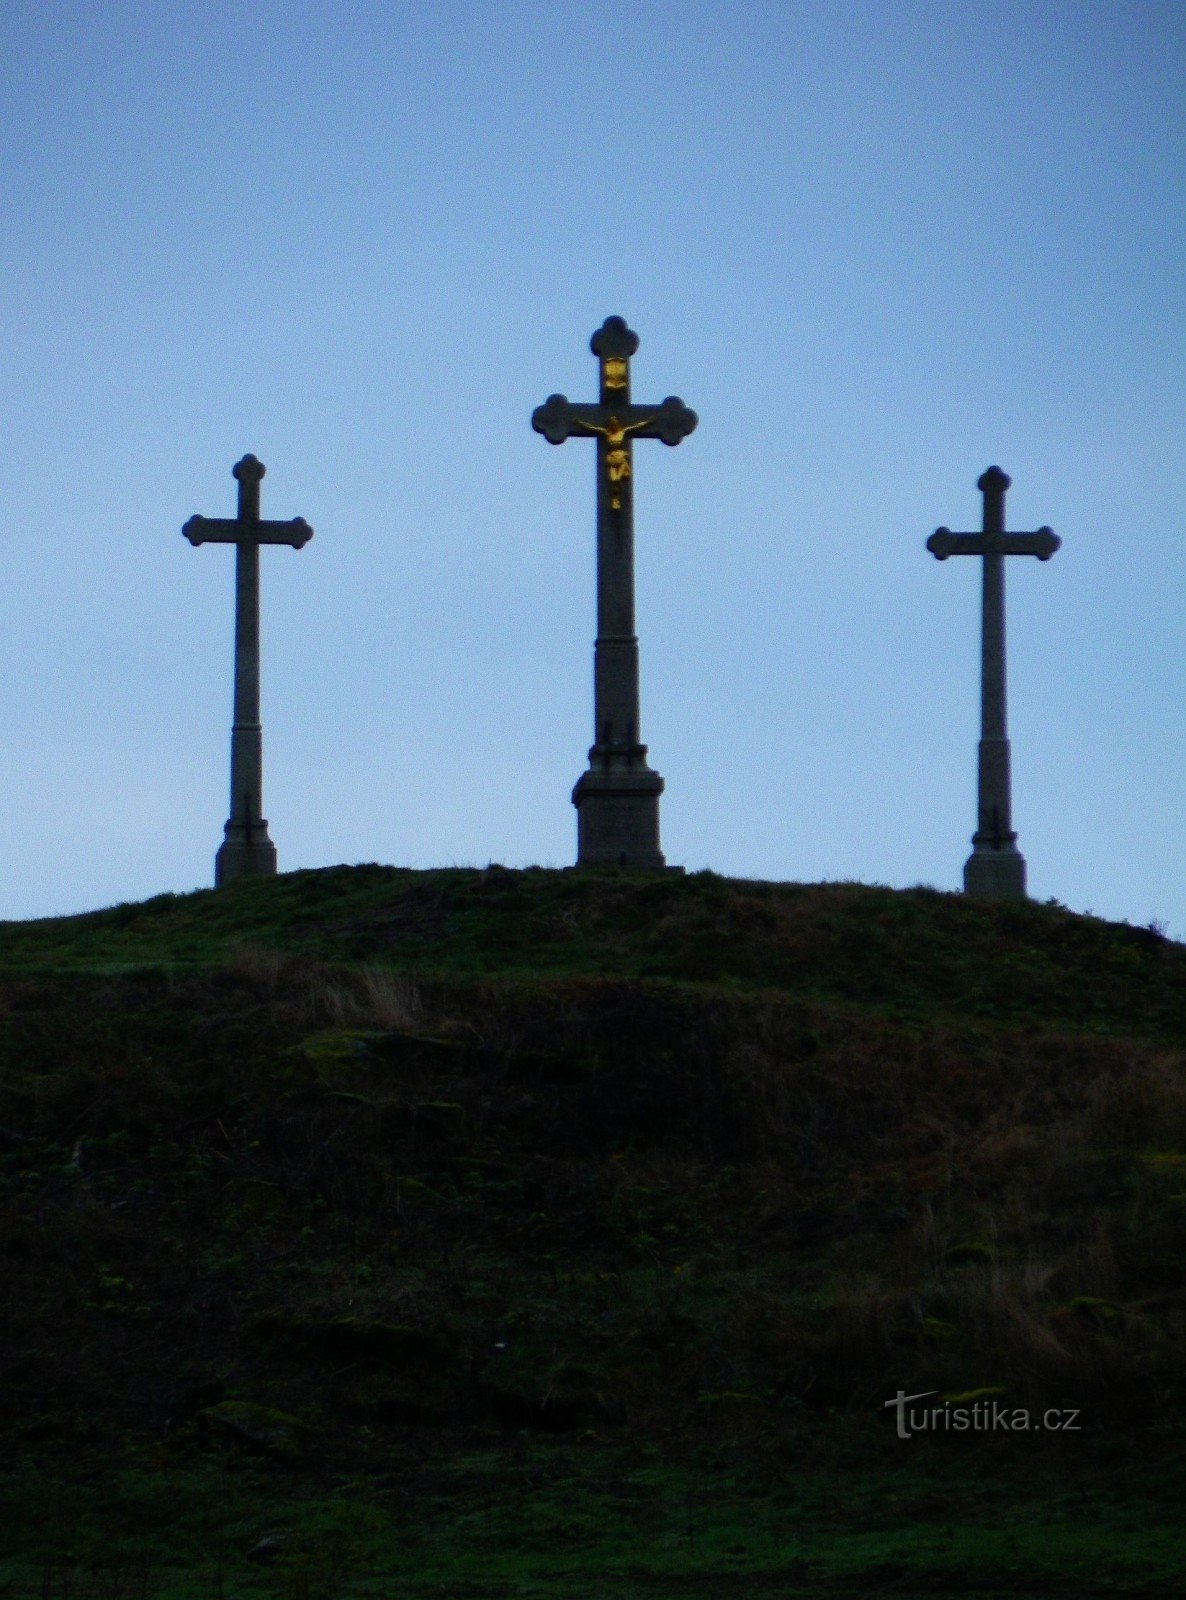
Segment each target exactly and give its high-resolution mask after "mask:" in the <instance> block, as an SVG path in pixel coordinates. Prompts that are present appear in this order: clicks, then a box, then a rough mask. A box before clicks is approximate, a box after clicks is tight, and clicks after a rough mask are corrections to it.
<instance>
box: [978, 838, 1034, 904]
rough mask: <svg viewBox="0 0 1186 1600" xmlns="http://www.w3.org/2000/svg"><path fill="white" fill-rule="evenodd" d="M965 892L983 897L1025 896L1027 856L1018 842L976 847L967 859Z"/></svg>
mask: <svg viewBox="0 0 1186 1600" xmlns="http://www.w3.org/2000/svg"><path fill="white" fill-rule="evenodd" d="M964 893H965V894H970V895H975V896H976V897H977V898H978V899H981V900H1024V899H1025V857H1024V856H1023V855H1022V853H1021V851H1020V850H1019V849H1018V848H1017V846H1016V845H1015V844H1013V845H1006V846H1005V847H1003V848H1002V849H1000V850H993V849H992V848H991V847H989V848H988V849H986V850H977V849H974V850H973V851H972V854H971V855H970V856H969V857H968V859H967V861H966V862H965V863H964Z"/></svg>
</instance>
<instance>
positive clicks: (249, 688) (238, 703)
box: [181, 456, 313, 885]
mask: <svg viewBox="0 0 1186 1600" xmlns="http://www.w3.org/2000/svg"><path fill="white" fill-rule="evenodd" d="M264 470H265V469H264V464H263V462H262V461H257V460H256V458H255V457H254V456H244V457H243V459H242V461H239V462H236V464H235V466H234V467H233V468H232V471H233V473H234V476H235V477H236V479H237V480H238V483H239V515H238V516H237V517H235V518H233V519H232V518H229V517H227V518H223V517H191V518H190V519H189V521H188V522H187V523H186V525H185V527H184V528H182V530H181V531H182V533H183V534H184V535H185V537H186V538H187V539H188V540H189V542H190V544H192V545H194V546H197V545H200V544H233V545H234V546H235V721H234V726H233V727H232V729H231V813H230V816H229V818H228V819H227V824H226V829H225V835H224V838H223V841H222V845H221V846H220V848H219V851H218V854H217V856H216V857H215V858H214V882H215V884H216V885H219V884H224V883H230V882H232V881H233V880H234V879H235V878H261V877H270V876H272V875H273V874H274V873H275V871H276V846H275V845H274V844H273V843H272V841H271V839H270V838H269V837H268V824H267V821H266V819H265V818H264V815H263V777H264V753H263V729H262V727H261V726H260V720H259V547H260V545H261V544H289V545H291V546H292V547H293V549H294V550H299V549H300V548H301V546H302V545H305V544H308V542H309V540H310V539H311V538H312V537H313V530H312V528H311V527H310V526H309V524H308V523H307V522H306V521H305V519H304V517H294V518H293V519H292V521H291V522H261V521H260V515H259V485H260V479H261V478H262V477H263V475H264Z"/></svg>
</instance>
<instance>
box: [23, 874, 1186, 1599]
mask: <svg viewBox="0 0 1186 1600" xmlns="http://www.w3.org/2000/svg"><path fill="white" fill-rule="evenodd" d="M1184 1050H1186V948H1183V947H1182V946H1179V945H1176V944H1173V943H1170V942H1168V941H1167V940H1165V939H1163V938H1161V937H1160V936H1158V935H1157V934H1156V933H1155V932H1150V931H1148V930H1143V929H1134V928H1131V927H1128V926H1125V925H1114V924H1108V923H1104V922H1102V921H1098V920H1095V919H1092V918H1084V917H1077V916H1073V915H1071V914H1070V913H1068V912H1066V911H1063V910H1061V909H1059V908H1055V907H1048V906H1035V905H1023V906H995V907H994V906H988V905H978V904H974V903H970V902H966V901H964V900H963V899H962V898H960V897H956V896H947V895H942V894H938V893H936V892H933V891H926V890H914V891H907V892H895V891H891V890H876V889H867V888H862V887H860V886H858V885H849V884H838V885H824V886H814V887H808V886H798V885H775V884H761V883H733V882H730V881H728V880H723V879H719V878H716V877H713V876H712V875H710V874H702V875H696V876H693V877H688V878H686V879H680V878H677V877H674V876H672V877H670V878H663V879H658V880H656V879H650V878H642V877H639V878H633V877H626V876H617V875H607V876H599V875H587V876H586V875H580V874H575V873H553V872H543V871H528V872H512V871H506V870H503V869H499V868H490V869H488V870H486V871H484V872H466V871H460V870H456V871H442V872H427V873H415V872H405V871H397V870H395V869H388V868H378V867H360V868H354V869H347V868H337V869H333V870H330V871H326V872H316V873H314V872H309V873H295V874H291V875H288V876H286V877H281V878H279V879H277V880H275V881H273V882H265V883H256V884H250V883H249V884H243V885H240V886H237V887H235V888H233V889H231V890H227V891H221V892H219V893H218V894H214V893H202V894H197V895H192V896H185V897H162V898H160V899H157V900H154V901H150V902H148V903H146V904H145V905H142V906H124V907H117V908H115V909H114V910H112V911H107V912H99V913H95V914H92V915H89V916H85V917H77V918H69V919H59V920H55V921H51V922H44V923H32V924H8V925H5V926H3V927H0V1202H2V1210H0V1262H2V1263H3V1265H4V1268H5V1270H4V1278H3V1288H2V1290H0V1297H2V1309H0V1319H2V1320H0V1335H2V1341H3V1343H2V1347H0V1362H2V1368H0V1372H2V1377H3V1382H4V1385H5V1396H6V1398H5V1416H4V1429H5V1431H6V1432H7V1434H8V1435H9V1439H10V1443H11V1444H13V1445H14V1446H15V1449H16V1451H17V1454H18V1456H23V1457H24V1458H25V1459H26V1460H27V1461H28V1462H29V1463H31V1464H35V1465H36V1466H37V1467H38V1469H39V1470H40V1471H42V1472H48V1473H49V1474H50V1478H51V1479H57V1478H61V1477H62V1476H63V1474H65V1475H66V1476H69V1473H70V1472H73V1471H75V1470H79V1469H80V1468H81V1467H82V1466H85V1464H86V1463H88V1462H93V1463H100V1462H105V1461H110V1460H112V1459H119V1460H125V1459H126V1460H128V1461H135V1462H140V1463H143V1462H144V1461H146V1460H151V1461H155V1462H158V1463H159V1467H160V1471H161V1472H162V1473H163V1474H164V1475H165V1477H166V1478H167V1477H168V1475H169V1473H180V1474H185V1473H196V1472H199V1470H201V1471H205V1470H207V1469H208V1468H209V1466H210V1463H212V1462H213V1463H221V1464H222V1465H221V1466H219V1470H220V1471H222V1470H226V1471H234V1472H238V1471H240V1470H242V1471H248V1470H250V1471H252V1472H264V1473H265V1474H266V1473H280V1474H282V1475H283V1474H290V1475H292V1474H295V1475H296V1479H294V1480H293V1481H294V1482H295V1481H297V1480H299V1482H300V1483H301V1484H304V1485H305V1486H306V1487H305V1488H302V1489H301V1490H300V1493H301V1494H304V1493H307V1492H312V1491H311V1489H310V1488H309V1486H310V1485H318V1486H320V1489H319V1492H321V1490H324V1489H325V1486H326V1485H329V1484H333V1483H337V1482H341V1481H344V1480H346V1479H349V1480H350V1481H352V1482H353V1481H354V1480H355V1479H357V1478H358V1477H359V1475H360V1474H368V1473H369V1474H372V1475H375V1474H378V1475H382V1473H383V1472H384V1471H385V1470H389V1469H390V1466H391V1463H392V1462H402V1463H404V1465H403V1467H401V1472H404V1473H405V1474H406V1479H405V1491H406V1492H407V1493H410V1494H414V1493H415V1490H414V1486H415V1484H416V1483H417V1482H421V1481H422V1477H418V1476H417V1474H421V1475H423V1474H424V1473H427V1472H428V1470H429V1469H428V1467H427V1466H426V1465H425V1463H426V1462H427V1461H429V1460H430V1459H431V1460H432V1461H435V1462H437V1463H438V1464H439V1463H440V1462H443V1461H448V1460H453V1459H455V1458H456V1459H460V1458H461V1457H462V1456H465V1453H466V1452H472V1451H473V1450H475V1449H479V1448H480V1449H483V1450H486V1451H487V1452H489V1451H494V1452H495V1453H496V1455H498V1459H500V1460H502V1459H503V1457H502V1455H500V1454H499V1452H505V1451H510V1452H511V1453H512V1455H513V1454H514V1452H516V1451H518V1452H520V1453H521V1452H522V1450H523V1449H525V1448H527V1447H528V1446H527V1444H525V1443H524V1441H528V1442H530V1441H532V1440H538V1441H544V1442H547V1441H552V1443H549V1444H548V1448H549V1449H551V1448H553V1445H554V1446H555V1448H561V1447H563V1449H565V1450H575V1449H577V1448H578V1445H579V1446H580V1447H581V1448H584V1449H590V1450H591V1449H594V1448H597V1449H600V1448H602V1447H603V1446H604V1447H605V1448H607V1449H608V1448H610V1447H611V1446H612V1447H614V1448H617V1447H619V1446H621V1447H623V1448H625V1447H626V1446H630V1447H631V1448H641V1441H649V1443H650V1445H654V1443H655V1441H662V1450H663V1452H664V1459H665V1460H676V1459H680V1460H690V1459H693V1458H694V1457H695V1453H696V1452H697V1451H700V1450H704V1449H725V1450H740V1451H741V1452H742V1454H743V1455H744V1457H745V1459H746V1460H747V1461H750V1462H751V1463H752V1462H756V1461H765V1462H778V1461H784V1462H785V1461H786V1460H787V1459H790V1458H792V1457H795V1454H796V1452H800V1453H801V1452H802V1451H804V1450H805V1449H808V1446H809V1441H810V1440H811V1439H813V1438H815V1437H816V1436H817V1434H819V1430H821V1429H822V1430H827V1431H828V1433H829V1435H831V1433H833V1432H834V1430H835V1429H836V1428H838V1427H840V1426H841V1425H842V1421H843V1426H844V1427H850V1428H853V1429H855V1430H856V1431H855V1434H853V1437H854V1438H855V1439H857V1441H858V1442H857V1443H856V1444H855V1445H854V1447H853V1448H854V1451H855V1455H854V1457H853V1462H854V1463H855V1466H854V1470H856V1469H857V1468H860V1467H861V1463H862V1462H863V1461H865V1460H866V1457H868V1459H869V1460H870V1461H871V1460H872V1459H873V1458H874V1457H875V1456H879V1453H883V1452H884V1449H885V1440H886V1438H887V1437H891V1438H892V1422H891V1420H890V1418H889V1416H888V1414H886V1413H885V1412H884V1409H883V1407H884V1401H885V1400H886V1399H888V1398H889V1397H891V1396H892V1395H893V1394H894V1393H895V1392H897V1391H898V1390H899V1389H904V1390H906V1391H907V1392H911V1393H913V1392H916V1391H924V1390H926V1391H937V1392H938V1393H939V1394H940V1396H949V1397H950V1396H957V1395H968V1394H972V1395H976V1394H979V1393H981V1392H983V1393H984V1394H985V1395H988V1396H993V1397H1005V1398H1007V1399H1008V1401H1009V1402H1010V1404H1013V1405H1018V1406H1020V1405H1026V1406H1030V1407H1033V1408H1042V1407H1046V1406H1070V1407H1076V1408H1079V1409H1080V1410H1081V1411H1082V1414H1083V1415H1084V1417H1085V1418H1086V1419H1088V1421H1089V1422H1090V1429H1089V1435H1088V1438H1089V1444H1090V1442H1091V1441H1092V1440H1094V1441H1095V1442H1096V1443H1097V1444H1099V1443H1100V1442H1101V1441H1103V1442H1104V1443H1106V1444H1108V1446H1109V1447H1110V1448H1115V1447H1116V1446H1117V1441H1123V1440H1128V1441H1129V1442H1130V1443H1131V1442H1132V1441H1139V1444H1137V1445H1134V1446H1133V1448H1134V1449H1136V1450H1137V1452H1138V1454H1149V1453H1152V1454H1153V1455H1157V1456H1158V1458H1159V1459H1162V1460H1164V1461H1174V1462H1180V1455H1181V1446H1180V1435H1179V1434H1178V1432H1177V1431H1176V1430H1177V1426H1178V1425H1177V1422H1176V1419H1177V1418H1178V1417H1180V1416H1181V1414H1182V1410H1183V1406H1184V1404H1186V1376H1184V1374H1186V1272H1184V1265H1183V1264H1184V1263H1186V1068H1184V1061H1186V1056H1184V1053H1183V1052H1184ZM837 1419H841V1421H838V1420H837ZM843 1419H848V1420H847V1421H844V1420H843ZM1092 1430H1094V1431H1092ZM820 1436H821V1437H822V1435H820ZM861 1441H864V1442H861ZM930 1443H931V1446H932V1448H934V1449H937V1448H939V1445H938V1444H937V1442H935V1441H930ZM542 1447H543V1446H542V1445H541V1448H542ZM1086 1448H1087V1447H1085V1449H1086ZM788 1452H789V1453H790V1455H789V1456H788ZM466 1458H467V1459H468V1457H466ZM507 1459H508V1460H509V1459H510V1457H507ZM1085 1459H1087V1458H1086V1457H1081V1458H1080V1464H1082V1462H1083V1460H1085ZM239 1462H242V1463H246V1465H245V1466H243V1467H242V1468H240V1466H238V1465H235V1463H239ZM850 1465H853V1463H850ZM67 1469H69V1470H67ZM433 1470H434V1471H435V1470H437V1469H436V1468H434V1469H433ZM499 1470H500V1471H501V1469H499ZM508 1470H509V1469H508ZM862 1470H863V1468H862ZM870 1470H873V1469H872V1468H870ZM878 1470H881V1469H878ZM944 1470H947V1469H944ZM952 1470H954V1469H952ZM1059 1470H1060V1471H1061V1470H1062V1469H1059ZM1176 1470H1179V1471H1180V1466H1179V1467H1178V1468H1177V1469H1176ZM957 1475H958V1474H957ZM39 1481H44V1480H39ZM169 1481H173V1480H172V1479H170V1480H169ZM284 1481H285V1482H286V1483H287V1482H288V1481H289V1480H288V1479H287V1478H285V1480H284ZM162 1482H164V1479H162ZM423 1482H427V1479H423ZM409 1485H411V1487H408V1486H409ZM22 1492H23V1491H22ZM46 1492H48V1491H46ZM79 1492H81V1491H79ZM162 1492H163V1491H162ZM286 1492H287V1491H286ZM292 1492H293V1493H296V1492H297V1491H296V1490H295V1489H294V1490H292ZM326 1492H328V1491H326ZM424 1492H425V1494H427V1493H428V1490H427V1489H425V1491H424ZM154 1493H155V1491H154ZM18 1498H19V1497H18ZM20 1503H21V1504H24V1502H23V1501H21V1502H20ZM426 1503H427V1502H426ZM406 1509H407V1508H406V1507H405V1510H406ZM29 1515H30V1513H28V1512H27V1511H25V1512H21V1513H20V1518H21V1520H22V1522H25V1521H27V1520H28V1516H29ZM87 1515H88V1516H89V1517H90V1519H91V1520H90V1522H87V1523H86V1526H88V1527H92V1526H101V1527H103V1528H106V1529H108V1530H110V1526H111V1524H110V1522H103V1519H102V1517H101V1516H99V1513H98V1512H95V1511H94V1510H93V1508H92V1510H91V1511H89V1512H88V1513H87ZM210 1515H211V1517H213V1516H214V1514H213V1513H211V1514H210ZM96 1517H97V1518H98V1521H97V1522H96V1521H95V1519H96ZM84 1520H85V1519H84ZM117 1520H118V1519H117ZM215 1523H217V1518H214V1522H212V1523H209V1524H203V1527H204V1528H205V1532H204V1533H202V1535H201V1538H202V1539H214V1540H215V1541H217V1539H218V1538H226V1539H228V1540H229V1539H230V1538H231V1535H230V1534H228V1533H227V1531H226V1528H225V1527H224V1526H223V1524H221V1523H218V1524H217V1528H215V1531H211V1529H212V1528H214V1527H215ZM218 1529H221V1531H218ZM257 1531H258V1530H257ZM95 1537H97V1536H95ZM103 1537H105V1538H114V1537H115V1535H113V1534H111V1533H110V1531H108V1532H107V1533H105V1534H104V1535H103ZM161 1537H162V1538H163V1537H164V1535H163V1534H162V1536H161ZM177 1537H180V1535H177ZM235 1537H236V1538H239V1539H240V1540H241V1539H242V1537H245V1535H243V1534H242V1533H241V1532H240V1533H238V1534H236V1535H235ZM1083 1537H1084V1538H1086V1537H1088V1534H1087V1533H1086V1532H1084V1534H1083ZM20 1538H29V1539H32V1538H33V1536H32V1535H31V1534H29V1533H28V1530H27V1529H25V1530H24V1531H23V1532H22V1533H21V1535H20ZM18 1544H19V1540H18ZM34 1548H36V1549H38V1550H41V1552H42V1553H41V1555H40V1557H39V1559H43V1560H44V1559H48V1556H47V1555H46V1554H45V1552H44V1550H43V1548H42V1547H41V1546H36V1545H35V1544H33V1545H30V1549H34ZM228 1548H230V1546H229V1545H228ZM854 1548H855V1547H854ZM1093 1549H1094V1547H1093ZM170 1559H171V1560H174V1559H177V1560H179V1559H180V1557H176V1555H175V1554H174V1556H171V1557H170ZM813 1559H814V1558H813ZM821 1559H822V1558H821ZM854 1559H855V1558H854ZM870 1559H872V1558H870ZM937 1559H938V1558H937V1557H936V1560H937ZM945 1559H946V1558H945ZM952 1559H953V1560H954V1557H953V1558H952ZM1083 1559H1084V1560H1085V1561H1086V1562H1087V1564H1088V1565H1089V1566H1092V1567H1093V1568H1098V1563H1099V1560H1100V1559H1102V1558H1101V1557H1100V1556H1099V1553H1098V1551H1097V1552H1095V1553H1094V1554H1091V1555H1090V1559H1088V1557H1087V1556H1084V1558H1083ZM1116 1559H1117V1560H1118V1561H1121V1557H1120V1555H1117V1558H1116ZM1125 1559H1127V1557H1125ZM941 1565H942V1564H941V1563H940V1567H941ZM1122 1566H1123V1561H1121V1567H1122ZM837 1570H840V1569H839V1568H838V1569H837ZM852 1570H853V1571H854V1572H855V1571H856V1570H857V1569H856V1568H855V1567H854V1568H853V1569H852ZM937 1570H938V1569H937ZM953 1570H955V1569H954V1568H953ZM1126 1570H1127V1569H1126ZM1148 1570H1149V1571H1153V1570H1154V1569H1153V1568H1152V1567H1151V1568H1149V1569H1148ZM1117 1574H1118V1576H1117V1582H1119V1581H1120V1578H1121V1577H1122V1576H1123V1573H1122V1572H1121V1568H1120V1567H1118V1568H1117ZM178 1592H180V1591H178ZM195 1592H196V1591H195ZM293 1592H294V1593H296V1592H297V1591H295V1590H294V1591H293ZM409 1592H411V1591H409ZM437 1592H439V1591H437ZM466 1592H473V1593H485V1592H490V1593H495V1592H503V1593H506V1592H514V1591H510V1590H500V1591H499V1590H493V1589H492V1590H490V1591H486V1590H481V1589H474V1590H470V1591H466ZM524 1592H526V1591H524ZM540 1592H541V1593H542V1592H543V1591H540ZM558 1592H559V1591H558ZM606 1592H607V1593H611V1592H612V1593H615V1594H616V1593H618V1592H619V1591H618V1590H609V1589H607V1591H606ZM621 1592H622V1593H625V1592H626V1591H625V1590H622V1591H621ZM684 1592H687V1593H693V1592H698V1591H693V1590H691V1589H687V1590H685V1591H684ZM706 1592H708V1591H706ZM713 1592H716V1591H713ZM755 1592H758V1591H755ZM762 1592H764V1591H762Z"/></svg>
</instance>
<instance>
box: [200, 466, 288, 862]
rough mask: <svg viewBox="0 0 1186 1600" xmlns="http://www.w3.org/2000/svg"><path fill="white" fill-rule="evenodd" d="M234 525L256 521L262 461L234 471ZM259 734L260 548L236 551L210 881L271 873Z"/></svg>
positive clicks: (247, 542)
mask: <svg viewBox="0 0 1186 1600" xmlns="http://www.w3.org/2000/svg"><path fill="white" fill-rule="evenodd" d="M234 474H235V477H236V479H237V480H238V484H239V521H240V522H241V523H242V524H244V525H245V527H244V531H245V532H246V531H247V526H246V525H249V524H251V523H258V522H259V486H260V480H261V479H262V478H263V475H264V468H263V465H262V463H261V462H259V461H257V460H256V459H255V457H254V456H246V457H245V458H244V459H243V460H242V461H240V462H239V463H238V464H237V465H236V466H235V468H234ZM263 770H264V761H263V729H262V726H261V724H260V719H259V544H258V542H257V541H256V540H254V539H251V538H245V539H242V540H241V541H240V542H238V543H237V544H236V547H235V719H234V723H233V725H232V728H231V805H230V816H229V817H228V819H227V823H226V828H225V830H224V831H225V837H224V839H223V842H222V844H221V846H220V847H219V850H218V854H217V855H216V856H215V858H214V882H215V884H216V885H221V884H224V883H230V882H232V881H233V880H234V879H236V878H261V877H270V876H273V875H274V874H275V872H276V846H275V845H274V844H273V843H272V841H271V839H270V838H269V837H268V824H267V822H266V820H265V819H264V815H263Z"/></svg>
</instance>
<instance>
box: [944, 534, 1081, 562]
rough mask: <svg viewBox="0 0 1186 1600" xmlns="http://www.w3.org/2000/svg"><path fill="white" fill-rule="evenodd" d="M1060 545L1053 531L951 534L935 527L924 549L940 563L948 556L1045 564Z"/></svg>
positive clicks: (1059, 540) (1060, 541)
mask: <svg viewBox="0 0 1186 1600" xmlns="http://www.w3.org/2000/svg"><path fill="white" fill-rule="evenodd" d="M1061 544H1062V540H1061V539H1060V538H1059V537H1058V535H1057V534H1056V533H1055V531H1054V529H1053V528H1045V527H1043V528H1039V529H1038V530H1037V531H1036V532H1035V533H952V531H951V529H950V528H936V529H935V531H934V533H933V534H932V535H931V537H930V538H929V539H928V540H927V549H928V550H929V551H930V552H931V554H932V555H933V556H936V557H938V559H939V560H940V561H946V560H947V558H948V556H995V555H1001V556H1037V558H1038V560H1039V561H1049V560H1050V557H1051V556H1052V555H1053V554H1054V552H1055V551H1056V550H1057V549H1058V548H1059V546H1060V545H1061Z"/></svg>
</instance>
